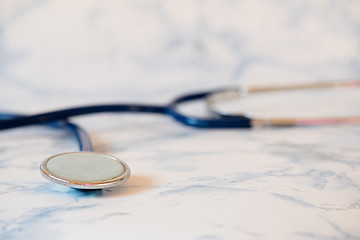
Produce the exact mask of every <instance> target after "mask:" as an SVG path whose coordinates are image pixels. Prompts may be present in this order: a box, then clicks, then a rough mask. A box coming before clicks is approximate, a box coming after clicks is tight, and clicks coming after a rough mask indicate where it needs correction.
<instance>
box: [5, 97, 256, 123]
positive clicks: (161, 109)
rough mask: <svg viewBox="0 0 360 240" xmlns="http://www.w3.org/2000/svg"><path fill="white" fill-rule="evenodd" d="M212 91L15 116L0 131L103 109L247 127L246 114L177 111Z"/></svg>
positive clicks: (181, 120)
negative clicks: (164, 100) (160, 102)
mask: <svg viewBox="0 0 360 240" xmlns="http://www.w3.org/2000/svg"><path fill="white" fill-rule="evenodd" d="M211 93H212V92H201V93H195V94H189V95H185V96H182V97H179V98H177V99H175V100H174V101H172V102H171V103H170V104H169V105H166V106H156V105H141V104H112V105H97V106H96V105H95V106H85V107H76V108H69V109H64V110H59V111H53V112H47V113H42V114H36V115H31V116H23V117H17V118H14V119H9V120H3V121H0V130H3V129H9V128H15V127H21V126H27V125H33V124H44V123H50V122H54V121H58V120H66V119H68V118H69V117H75V116H79V115H85V114H94V113H104V112H133V113H136V112H138V113H159V114H166V115H170V116H171V117H173V118H174V119H175V120H176V121H178V122H180V123H183V124H185V125H189V126H193V127H200V128H250V127H251V123H250V119H249V118H246V117H231V118H228V117H220V116H218V117H214V118H197V117H193V116H186V115H184V114H182V113H180V112H179V111H178V110H177V107H178V105H180V104H182V103H185V102H189V101H194V100H199V99H204V98H205V97H206V96H207V95H209V94H211Z"/></svg>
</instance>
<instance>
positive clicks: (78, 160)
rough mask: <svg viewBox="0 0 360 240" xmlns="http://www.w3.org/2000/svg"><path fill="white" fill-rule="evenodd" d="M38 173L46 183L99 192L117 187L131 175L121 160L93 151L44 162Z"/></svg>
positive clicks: (48, 159)
mask: <svg viewBox="0 0 360 240" xmlns="http://www.w3.org/2000/svg"><path fill="white" fill-rule="evenodd" d="M40 171H41V174H42V175H43V176H44V177H45V178H46V179H48V180H50V181H52V182H55V183H58V184H61V185H64V186H68V187H72V188H77V189H102V188H109V187H114V186H117V185H118V184H121V183H122V182H124V181H126V180H127V179H128V178H129V176H130V168H129V167H128V166H127V164H126V163H124V162H123V161H121V160H119V159H117V158H115V157H113V156H109V155H106V154H102V153H95V152H70V153H62V154H58V155H54V156H52V157H49V158H47V159H45V160H44V161H43V162H42V164H41V166H40Z"/></svg>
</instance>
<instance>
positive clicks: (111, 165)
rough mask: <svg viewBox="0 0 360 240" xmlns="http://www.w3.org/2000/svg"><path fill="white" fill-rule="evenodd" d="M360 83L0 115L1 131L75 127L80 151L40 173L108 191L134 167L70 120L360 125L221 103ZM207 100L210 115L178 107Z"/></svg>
mask: <svg viewBox="0 0 360 240" xmlns="http://www.w3.org/2000/svg"><path fill="white" fill-rule="evenodd" d="M359 86H360V81H341V82H320V83H310V84H301V85H282V86H259V87H245V86H242V87H230V88H223V89H217V90H212V91H204V92H199V93H193V94H186V95H184V96H181V97H178V98H176V99H175V100H173V101H172V102H170V103H169V104H167V105H143V104H110V105H94V106H85V107H76V108H68V109H64V110H59V111H52V112H46V113H41V114H35V115H30V116H23V115H18V114H9V113H2V114H1V113H0V119H2V120H1V121H0V130H4V129H10V128H15V127H21V126H28V125H34V124H46V125H47V126H49V127H54V128H61V129H66V130H67V131H70V132H71V133H72V134H73V135H74V136H75V138H76V140H77V143H78V145H79V150H80V151H79V152H68V153H61V154H57V155H54V156H51V157H49V158H47V159H45V160H44V161H43V162H42V163H41V165H40V171H41V174H42V175H43V176H44V177H45V178H46V179H48V180H50V181H52V182H54V183H58V184H61V185H64V186H68V187H72V188H76V189H103V188H109V187H114V186H117V185H119V184H121V183H122V182H124V181H126V180H127V179H128V178H129V177H130V168H129V166H128V165H127V164H126V163H125V162H124V161H122V160H120V159H118V158H116V157H113V156H110V155H107V154H103V153H97V152H93V147H92V143H91V140H90V138H89V136H88V134H87V133H86V132H85V131H84V130H83V129H82V128H81V127H79V126H78V125H77V124H74V123H71V122H70V121H69V120H68V119H69V118H70V117H75V116H79V115H85V114H94V113H105V112H132V113H156V114H162V115H167V116H170V117H172V118H173V119H175V120H176V121H177V122H180V123H182V124H185V125H188V126H192V127H198V128H252V127H259V126H261V127H263V126H275V127H279V126H297V125H316V124H328V123H360V117H359V116H350V117H342V118H308V119H296V118H264V117H263V118H259V117H256V118H254V117H251V116H249V115H248V114H246V113H235V114H234V113H229V112H226V111H220V110H218V109H217V108H216V104H217V103H219V102H223V101H228V100H231V99H234V98H243V97H246V96H248V95H249V94H259V93H264V92H273V91H291V90H306V89H317V88H334V87H335V88H337V87H359ZM195 100H205V102H206V104H207V106H208V109H209V111H210V112H211V113H212V114H211V116H209V117H206V118H199V117H194V116H188V115H186V114H183V113H181V112H180V111H179V106H180V105H181V104H183V103H186V102H190V101H195Z"/></svg>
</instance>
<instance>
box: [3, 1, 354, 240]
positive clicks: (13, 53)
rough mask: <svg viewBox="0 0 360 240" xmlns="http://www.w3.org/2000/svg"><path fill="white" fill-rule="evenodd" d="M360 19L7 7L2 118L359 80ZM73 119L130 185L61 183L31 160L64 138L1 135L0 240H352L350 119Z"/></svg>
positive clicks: (145, 6)
mask: <svg viewBox="0 0 360 240" xmlns="http://www.w3.org/2000/svg"><path fill="white" fill-rule="evenodd" d="M359 9H360V2H359V1H355V0H353V1H351V0H346V1H343V0H335V1H330V0H322V1H320V0H319V1H310V0H307V1H281V0H274V1H257V0H256V1H143V0H139V1H96V0H91V1H85V0H79V1H50V0H30V1H23V0H16V1H15V0H2V1H0V109H1V110H2V111H14V112H20V113H24V114H31V113H38V112H43V111H46V110H53V109H59V108H65V107H70V106H79V105H85V104H86V105H87V104H94V103H95V104H100V103H111V102H138V103H155V104H165V103H167V102H169V101H171V100H172V99H173V98H174V97H177V96H179V95H181V94H183V93H188V92H193V91H197V90H204V89H212V88H215V87H224V86H230V85H236V84H240V83H241V84H276V83H298V82H304V81H317V80H321V81H326V80H337V79H350V78H359V76H360V50H359V49H360V35H359V26H360V11H359ZM358 95H359V94H358ZM346 96H347V95H346ZM345 98H346V97H345ZM343 100H344V98H343V97H342V98H331V99H330V100H329V101H328V103H327V105H326V106H327V107H328V108H331V107H332V106H334V105H335V104H336V103H338V102H341V101H343ZM272 101H275V100H273V99H272V98H269V99H268V100H267V102H268V103H271V102H272ZM359 102H360V101H359ZM359 102H356V101H350V104H347V105H346V106H347V108H339V109H337V112H338V113H339V114H340V115H341V114H349V113H353V112H354V111H356V110H357V109H360V106H359ZM289 103H290V104H291V103H292V102H291V100H289ZM196 107H201V106H196ZM297 107H298V106H297ZM318 107H319V106H317V105H316V104H311V103H310V104H308V105H306V108H307V109H308V110H309V111H312V112H316V111H317V109H318ZM194 108H195V107H194ZM190 110H191V107H190ZM196 111H197V110H196ZM196 111H195V112H196ZM357 113H359V112H357ZM73 121H75V122H76V123H79V124H80V125H81V126H82V127H84V128H85V129H86V130H87V131H88V132H89V134H90V135H91V138H92V139H93V141H94V146H95V150H96V151H99V152H104V153H108V154H111V155H116V156H118V157H119V158H121V159H122V160H124V161H126V162H127V163H128V164H129V166H130V167H131V169H132V176H131V178H130V179H129V180H128V181H127V182H126V183H125V184H124V185H122V186H121V187H118V188H114V189H110V190H100V191H88V192H81V191H77V190H74V189H71V188H67V187H63V186H60V185H56V184H54V183H51V182H49V181H47V180H46V179H44V178H43V177H42V176H41V175H40V172H39V165H40V163H41V161H42V160H43V159H45V158H46V157H48V156H49V155H52V154H55V153H61V152H69V151H73V150H76V144H75V142H74V139H73V138H72V136H71V135H70V134H68V133H66V132H64V131H60V130H54V129H49V128H46V127H42V126H29V127H23V128H17V129H11V130H5V131H2V132H0V239H6V240H7V239H54V240H56V239H75V238H77V239H99V238H100V239H101V238H102V239H194V240H205V239H206V240H220V239H360V227H359V226H360V224H359V223H360V146H359V142H360V128H359V125H350V124H349V125H345V124H344V125H337V126H331V125H328V126H313V127H295V128H279V129H275V128H266V129H251V130H240V129H230V130H229V129H228V130H217V129H212V130H206V129H196V128H191V127H187V126H184V125H181V124H178V123H176V122H175V121H174V120H172V119H170V118H167V117H164V116H159V115H146V114H99V115H92V116H84V117H77V118H74V119H73Z"/></svg>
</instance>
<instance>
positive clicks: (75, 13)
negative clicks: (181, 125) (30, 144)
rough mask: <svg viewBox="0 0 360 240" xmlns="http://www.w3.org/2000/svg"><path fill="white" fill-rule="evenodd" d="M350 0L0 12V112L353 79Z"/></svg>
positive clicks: (50, 2)
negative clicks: (241, 85) (240, 86)
mask: <svg viewBox="0 0 360 240" xmlns="http://www.w3.org/2000/svg"><path fill="white" fill-rule="evenodd" d="M359 29H360V2H359V1H357V0H305V1H284V0H271V1H262V0H254V1H242V0H238V1H237V0H221V1H220V0H210V1H204V0H197V1H189V0H185V1H162V0H136V1H134V0H131V1H130V0H128V1H127V0H124V1H112V0H104V1H97V0H86V1H85V0H76V1H54V0H0V102H1V103H0V108H2V109H4V110H14V111H22V112H24V110H25V112H26V111H28V112H34V111H40V110H47V109H52V108H54V107H64V106H69V105H78V104H85V103H102V102H110V101H111V102H114V101H136V102H155V103H165V102H168V101H169V100H171V99H172V98H173V97H174V96H178V95H179V94H182V93H184V92H188V91H196V90H203V89H211V88H214V87H219V86H228V85H236V84H239V83H245V84H258V83H271V84H272V83H284V82H286V83H289V82H301V81H313V80H337V79H348V78H356V77H358V76H359V75H360V47H359V45H360V31H359Z"/></svg>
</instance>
